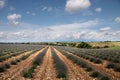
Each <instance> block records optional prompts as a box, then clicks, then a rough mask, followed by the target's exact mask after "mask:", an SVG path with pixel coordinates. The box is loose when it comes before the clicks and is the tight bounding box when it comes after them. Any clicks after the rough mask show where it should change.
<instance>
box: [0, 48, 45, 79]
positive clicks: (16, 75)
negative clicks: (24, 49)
mask: <svg viewBox="0 0 120 80" xmlns="http://www.w3.org/2000/svg"><path fill="white" fill-rule="evenodd" d="M42 51H43V49H41V50H39V51H38V52H36V53H34V54H32V55H30V56H29V57H28V58H27V59H26V60H24V61H21V62H20V63H18V64H17V65H13V66H11V68H10V69H8V70H6V71H5V72H3V73H0V80H26V79H24V78H23V77H21V72H22V71H23V70H24V69H26V68H28V67H29V66H30V65H31V63H32V61H33V60H34V58H35V57H36V56H37V55H38V54H39V53H40V52H42Z"/></svg>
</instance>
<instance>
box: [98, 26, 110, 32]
mask: <svg viewBox="0 0 120 80" xmlns="http://www.w3.org/2000/svg"><path fill="white" fill-rule="evenodd" d="M100 30H101V31H109V30H111V27H104V28H100Z"/></svg>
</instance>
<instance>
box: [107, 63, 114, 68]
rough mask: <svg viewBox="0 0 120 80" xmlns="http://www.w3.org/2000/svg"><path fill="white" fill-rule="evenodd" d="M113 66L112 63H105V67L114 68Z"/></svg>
mask: <svg viewBox="0 0 120 80" xmlns="http://www.w3.org/2000/svg"><path fill="white" fill-rule="evenodd" d="M114 67H115V65H114V64H113V63H109V64H107V65H106V68H114Z"/></svg>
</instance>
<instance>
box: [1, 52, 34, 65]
mask: <svg viewBox="0 0 120 80" xmlns="http://www.w3.org/2000/svg"><path fill="white" fill-rule="evenodd" d="M31 52H32V51H27V52H24V53H22V54H20V55H17V56H15V57H14V56H13V57H11V58H9V59H7V60H5V61H3V62H0V65H3V64H6V63H10V62H11V61H13V60H16V59H19V58H20V57H22V56H23V55H27V54H29V53H31Z"/></svg>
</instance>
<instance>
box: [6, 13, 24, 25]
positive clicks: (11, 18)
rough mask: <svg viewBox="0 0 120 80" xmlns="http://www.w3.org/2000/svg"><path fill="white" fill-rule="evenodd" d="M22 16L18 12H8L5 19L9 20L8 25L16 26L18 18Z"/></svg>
mask: <svg viewBox="0 0 120 80" xmlns="http://www.w3.org/2000/svg"><path fill="white" fill-rule="evenodd" d="M21 17H22V16H21V15H20V14H15V13H14V14H10V15H8V16H7V19H8V21H9V25H10V26H17V25H18V24H19V21H18V20H19V19H20V18H21Z"/></svg>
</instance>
